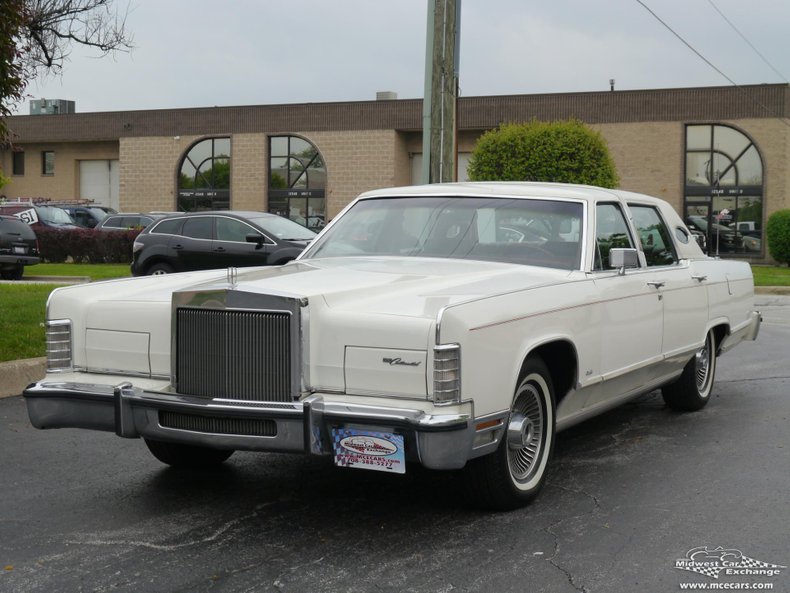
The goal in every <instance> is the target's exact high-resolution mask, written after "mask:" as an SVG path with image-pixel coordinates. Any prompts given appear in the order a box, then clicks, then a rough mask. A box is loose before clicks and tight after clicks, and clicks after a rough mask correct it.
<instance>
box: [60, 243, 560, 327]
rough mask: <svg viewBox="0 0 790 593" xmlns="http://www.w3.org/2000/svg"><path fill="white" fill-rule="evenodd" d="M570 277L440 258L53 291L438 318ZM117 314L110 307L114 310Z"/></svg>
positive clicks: (79, 297) (321, 264)
mask: <svg viewBox="0 0 790 593" xmlns="http://www.w3.org/2000/svg"><path fill="white" fill-rule="evenodd" d="M571 274H572V272H570V271H568V270H554V269H549V268H540V267H533V266H523V265H516V264H505V263H495V262H480V261H466V260H452V259H439V258H386V257H379V258H376V257H354V258H328V259H317V260H303V261H293V262H290V263H288V264H286V265H284V266H269V267H255V268H239V269H237V270H236V277H235V278H234V280H233V282H231V281H229V274H228V271H227V270H224V269H223V270H207V271H202V272H186V273H181V274H168V275H165V276H146V277H141V278H124V279H121V280H111V281H105V282H97V283H92V284H90V285H83V286H74V287H67V288H62V289H58V290H57V293H59V294H60V295H61V297H60V298H59V299H56V301H57V300H61V299H62V298H64V297H68V299H67V300H69V301H72V302H74V301H78V302H80V303H82V304H83V305H87V304H89V303H100V302H103V303H110V302H111V303H114V304H118V305H121V304H122V303H127V304H130V303H141V304H142V303H152V302H159V303H168V304H169V303H170V302H171V300H172V293H173V292H179V291H186V292H201V291H217V290H236V291H242V292H249V293H254V294H275V295H283V296H289V297H294V298H307V299H308V300H313V299H321V300H322V301H323V302H324V303H325V304H326V306H327V307H329V308H330V309H339V310H342V309H347V310H353V311H358V312H370V313H374V312H375V313H385V314H390V315H405V316H416V317H435V315H436V314H437V313H438V311H439V310H440V309H441V308H442V307H444V306H446V305H449V304H453V303H458V302H463V301H466V300H471V299H475V298H478V297H481V296H485V295H491V294H499V293H506V292H512V291H514V290H524V289H528V288H534V287H537V286H543V285H546V284H552V283H556V282H562V281H563V280H564V279H567V278H568V277H569V276H570V275H571ZM113 308H115V307H113Z"/></svg>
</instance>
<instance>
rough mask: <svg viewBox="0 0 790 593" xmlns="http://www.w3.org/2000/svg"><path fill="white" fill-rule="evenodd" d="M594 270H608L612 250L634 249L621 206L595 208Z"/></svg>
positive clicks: (599, 206)
mask: <svg viewBox="0 0 790 593" xmlns="http://www.w3.org/2000/svg"><path fill="white" fill-rule="evenodd" d="M595 246H596V248H595V264H594V266H593V269H594V270H608V269H609V268H610V266H609V251H610V250H611V249H612V248H618V249H620V248H629V247H630V248H633V247H634V243H633V241H632V240H631V233H630V232H629V231H628V224H627V223H626V221H625V216H623V211H622V209H621V208H620V205H619V204H598V205H597V206H596V207H595Z"/></svg>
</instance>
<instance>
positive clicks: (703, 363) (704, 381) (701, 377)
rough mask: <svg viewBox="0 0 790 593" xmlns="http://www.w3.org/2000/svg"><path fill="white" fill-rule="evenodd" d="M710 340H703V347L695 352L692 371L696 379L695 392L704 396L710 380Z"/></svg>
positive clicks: (708, 338) (711, 354)
mask: <svg viewBox="0 0 790 593" xmlns="http://www.w3.org/2000/svg"><path fill="white" fill-rule="evenodd" d="M710 346H711V339H710V336H708V337H707V338H706V339H705V345H704V346H703V347H702V348H700V349H699V350H698V351H697V354H696V355H695V356H694V371H695V376H696V379H697V391H698V392H699V394H700V395H702V396H705V395H706V392H707V391H708V388H709V387H710V380H711V370H712V365H711V362H712V361H711V356H713V353H712V352H711V347H710Z"/></svg>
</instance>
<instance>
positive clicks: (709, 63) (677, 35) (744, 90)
mask: <svg viewBox="0 0 790 593" xmlns="http://www.w3.org/2000/svg"><path fill="white" fill-rule="evenodd" d="M636 1H637V2H638V3H639V4H640V5H641V6H642V8H644V9H645V10H646V11H647V12H649V13H650V14H651V15H653V18H655V19H656V20H657V21H658V22H659V23H661V24H662V25H664V27H666V29H667V30H668V31H669V32H670V33H672V34H673V35H674V36H675V37H677V38H678V39H679V40H680V42H681V43H682V44H683V45H685V46H686V47H687V48H689V49H690V50H691V51H693V52H694V53H695V54H696V55H697V57H699V58H700V59H701V60H702V61H703V62H705V63H706V64H707V65H708V66H710V67H711V68H713V69H714V70H715V71H716V72H718V73H719V74H720V75H721V76H723V77H724V78H726V79H727V80H728V81H729V82H730V84H731V85H732V86H734V87H735V88H736V89H738V90H739V91H740V92H741V93H743V95H744V96H745V97H746V98H747V99H749V100H750V101H751V102H752V103H754V104H755V105H757V106H758V107H761V108H762V109H764V110H765V112H766V113H768V114H770V115H772V116H773V117H775V118H777V119H778V120H779V121H780V122H782V123H783V124H784V125H786V126H787V127H789V128H790V123H788V122H787V121H785V120H786V119H787V118H786V117H784V116H781V115H778V114H777V113H776V112H774V111H773V110H772V109H771V108H770V107H768V106H767V105H764V104H762V103H761V102H760V101H758V100H757V99H755V98H754V97H752V96H751V94H749V93H747V92H746V89H744V88H743V87H741V86H740V85H739V84H738V83H737V82H735V81H734V80H733V79H732V78H730V77H729V76H727V75H726V74H725V73H724V72H722V71H721V70H719V68H717V67H716V66H715V65H714V64H713V62H711V61H710V60H709V59H708V58H706V57H705V56H703V55H702V54H701V53H700V52H698V51H697V50H696V49H695V48H694V47H693V46H692V45H691V44H690V43H689V42H688V41H686V40H685V39H683V37H681V36H680V34H679V33H677V32H676V31H675V30H674V29H673V28H672V27H670V26H669V25H668V24H667V23H666V22H664V20H663V19H662V18H661V17H660V16H658V15H657V14H656V13H655V12H653V11H652V10H651V9H650V7H649V6H648V5H647V4H645V3H644V2H642V0H636Z"/></svg>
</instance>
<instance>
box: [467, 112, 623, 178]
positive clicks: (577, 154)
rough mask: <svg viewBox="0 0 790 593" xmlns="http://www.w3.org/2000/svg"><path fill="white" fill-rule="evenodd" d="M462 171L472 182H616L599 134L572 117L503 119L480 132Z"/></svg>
mask: <svg viewBox="0 0 790 593" xmlns="http://www.w3.org/2000/svg"><path fill="white" fill-rule="evenodd" d="M468 171H469V177H470V178H471V179H472V180H474V181H556V182H562V183H579V184H585V185H597V186H599V187H616V186H617V184H618V183H619V178H618V176H617V170H616V169H615V166H614V161H613V160H612V157H611V155H610V154H609V148H608V146H607V145H606V141H605V140H604V139H603V136H601V134H600V133H599V132H596V131H594V130H592V129H590V128H588V127H587V126H586V125H585V124H584V123H582V122H581V121H578V120H569V121H558V122H542V121H538V120H532V121H531V122H529V123H524V124H503V125H501V126H500V127H499V128H497V129H496V130H491V131H489V132H486V133H485V134H483V136H481V137H480V139H479V140H478V142H477V145H476V146H475V148H474V150H473V152H472V157H471V159H470V161H469V169H468Z"/></svg>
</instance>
